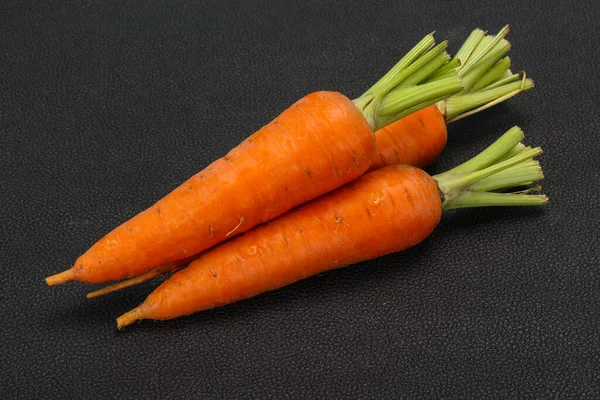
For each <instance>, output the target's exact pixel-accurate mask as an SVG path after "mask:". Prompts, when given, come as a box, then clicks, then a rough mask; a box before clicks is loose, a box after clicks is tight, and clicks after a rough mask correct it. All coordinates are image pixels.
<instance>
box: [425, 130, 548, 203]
mask: <svg viewBox="0 0 600 400" xmlns="http://www.w3.org/2000/svg"><path fill="white" fill-rule="evenodd" d="M522 138H523V132H522V131H521V129H520V128H518V127H513V128H511V129H509V130H508V131H507V132H506V133H505V134H504V135H502V136H501V137H500V138H499V139H498V140H496V141H495V142H494V143H493V144H492V145H491V146H489V147H488V148H487V149H485V150H484V151H483V152H481V153H480V154H479V155H477V156H476V157H474V158H472V159H471V160H469V161H467V162H465V163H463V164H461V165H459V166H458V167H456V168H453V169H451V170H450V171H447V172H444V173H442V174H438V175H435V176H433V178H434V179H435V180H436V182H437V184H438V188H439V190H440V192H441V193H442V199H443V202H442V205H443V207H444V209H450V208H457V207H459V206H460V207H468V206H469V204H472V206H473V207H475V206H476V205H474V204H478V206H482V205H503V204H504V205H529V204H530V203H529V202H530V201H529V200H524V199H523V201H522V202H521V203H519V202H517V203H518V204H517V203H514V202H515V201H516V200H514V199H517V198H520V197H510V198H509V197H496V196H487V197H486V196H479V195H473V194H472V193H486V194H495V193H489V192H490V191H491V190H499V189H508V188H511V187H515V186H517V187H518V186H524V185H525V184H531V183H532V182H534V181H537V180H540V179H543V177H544V175H543V173H542V170H541V168H540V166H539V163H538V162H537V161H534V160H533V158H534V157H536V156H538V155H539V154H541V153H542V149H541V148H539V147H536V148H530V147H524V146H523V148H521V146H518V141H519V140H521V139H522ZM508 153H513V154H514V155H513V156H512V157H510V158H507V159H504V160H501V159H502V158H505V157H506V154H508ZM496 194H497V193H496ZM513 194H514V195H517V194H518V195H521V196H526V195H528V192H526V193H523V192H522V193H513ZM499 199H510V200H506V201H504V200H503V201H500V202H498V201H497V200H499ZM474 200H476V201H474ZM503 202H504V203H503ZM511 202H512V203H511ZM531 204H537V203H535V202H532V203H531Z"/></svg>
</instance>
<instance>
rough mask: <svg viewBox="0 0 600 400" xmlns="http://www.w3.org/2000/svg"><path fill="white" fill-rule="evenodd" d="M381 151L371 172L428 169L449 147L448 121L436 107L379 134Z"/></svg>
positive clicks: (389, 127) (424, 109) (372, 165)
mask: <svg viewBox="0 0 600 400" xmlns="http://www.w3.org/2000/svg"><path fill="white" fill-rule="evenodd" d="M375 138H376V143H377V152H376V156H375V160H374V161H373V164H371V170H375V169H378V168H381V167H383V166H386V165H397V164H407V165H414V166H416V167H419V168H424V167H426V166H428V165H429V164H431V163H432V162H433V161H434V160H435V159H436V158H438V156H439V155H440V153H441V152H442V150H444V147H446V141H447V138H448V131H447V129H446V120H445V118H444V116H443V115H442V113H441V112H440V110H439V109H438V107H437V106H436V105H435V104H432V105H430V106H429V107H426V108H423V109H421V110H419V111H417V112H415V113H412V114H411V115H409V116H408V117H404V118H402V119H400V120H398V121H396V122H393V123H391V124H389V125H387V126H385V127H383V128H381V129H379V130H378V131H377V132H375Z"/></svg>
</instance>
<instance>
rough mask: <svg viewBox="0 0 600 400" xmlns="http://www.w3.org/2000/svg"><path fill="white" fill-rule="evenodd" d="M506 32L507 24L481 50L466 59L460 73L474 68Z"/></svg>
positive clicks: (500, 40) (507, 29) (501, 39)
mask: <svg viewBox="0 0 600 400" xmlns="http://www.w3.org/2000/svg"><path fill="white" fill-rule="evenodd" d="M508 32H509V27H508V25H505V26H504V27H503V28H502V29H501V30H500V32H498V34H497V35H496V36H494V38H493V39H492V40H491V41H490V42H489V43H488V44H487V45H486V46H485V47H484V48H483V49H482V50H481V51H478V52H476V53H477V54H474V55H472V56H471V57H469V59H468V60H466V62H465V63H464V64H463V67H462V68H461V74H463V75H465V74H467V73H468V72H469V71H471V69H473V68H475V67H476V66H477V65H478V64H479V61H480V60H481V59H482V58H483V57H485V56H486V55H487V54H488V53H489V52H490V51H491V50H492V49H493V48H495V47H496V45H497V44H499V43H500V42H502V41H503V40H504V38H505V37H506V35H508ZM482 39H483V38H482Z"/></svg>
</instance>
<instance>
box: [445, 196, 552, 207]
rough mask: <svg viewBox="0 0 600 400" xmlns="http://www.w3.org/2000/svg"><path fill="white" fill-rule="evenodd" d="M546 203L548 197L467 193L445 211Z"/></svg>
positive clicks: (541, 204) (448, 205)
mask: <svg viewBox="0 0 600 400" xmlns="http://www.w3.org/2000/svg"><path fill="white" fill-rule="evenodd" d="M546 203H548V197H547V196H546V195H532V194H521V193H490V192H465V193H464V194H463V195H462V196H461V197H459V198H458V199H456V200H455V201H454V202H452V203H451V204H447V205H446V206H444V210H454V209H457V208H473V207H516V206H543V205H544V204H546Z"/></svg>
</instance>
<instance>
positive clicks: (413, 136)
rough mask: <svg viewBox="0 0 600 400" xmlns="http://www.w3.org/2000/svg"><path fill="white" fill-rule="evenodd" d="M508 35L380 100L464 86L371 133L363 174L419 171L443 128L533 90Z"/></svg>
mask: <svg viewBox="0 0 600 400" xmlns="http://www.w3.org/2000/svg"><path fill="white" fill-rule="evenodd" d="M508 31H509V29H508V26H505V27H504V28H503V29H502V30H500V32H499V33H498V34H497V35H495V36H486V35H485V32H484V31H482V30H481V29H475V30H474V31H473V32H472V33H471V34H470V35H469V37H468V38H467V40H466V41H465V42H464V44H463V45H462V46H461V48H460V50H459V51H458V52H457V54H456V56H455V57H454V60H453V61H452V62H450V63H448V62H446V59H445V58H444V57H445V56H444V55H443V54H441V55H438V56H436V57H437V58H438V60H437V61H435V62H432V63H431V64H429V66H428V68H430V69H431V70H432V71H433V70H435V69H436V68H437V70H435V72H433V73H431V72H430V71H427V68H423V69H421V70H420V71H419V73H416V74H413V75H412V76H411V77H410V78H407V79H405V80H404V84H403V85H402V86H399V87H398V88H397V89H393V90H392V91H391V92H390V93H388V94H387V95H386V96H385V97H384V99H383V100H382V104H383V105H382V106H381V105H380V107H382V108H383V111H385V112H389V107H390V106H389V105H390V103H391V104H392V105H394V103H395V102H402V101H404V99H405V98H406V97H409V98H411V97H410V96H407V91H409V92H410V91H415V90H417V89H419V88H414V87H410V86H408V87H407V86H406V84H407V83H408V84H410V83H415V82H419V80H420V79H422V77H423V76H429V77H428V78H427V79H426V81H429V82H433V81H436V80H439V79H444V78H446V77H447V76H448V74H452V73H453V72H452V69H456V71H458V72H459V73H461V74H463V75H464V80H465V81H466V83H465V90H464V91H462V92H460V93H457V94H455V95H452V96H450V97H449V98H447V99H445V100H442V101H441V102H438V103H436V104H434V105H430V106H428V107H425V108H423V109H421V110H419V111H417V112H415V113H413V114H411V115H408V116H406V117H404V118H402V119H400V120H398V121H396V122H392V123H391V124H389V125H387V126H384V127H383V128H381V129H379V130H377V131H376V132H375V142H376V150H375V152H374V154H373V160H372V163H371V166H370V167H369V171H372V170H375V169H378V168H381V167H383V166H385V165H394V164H409V165H414V166H417V167H421V168H423V167H426V166H428V165H429V164H431V163H432V162H433V161H434V160H435V159H436V158H437V157H438V156H439V154H440V153H441V152H442V150H443V149H444V147H445V145H446V142H447V124H449V123H451V122H453V121H457V120H459V119H462V118H464V117H466V116H469V115H472V114H475V113H478V112H481V111H483V110H485V109H487V108H490V107H492V106H493V105H495V104H498V103H500V102H502V101H504V100H506V99H508V98H510V97H512V96H515V95H516V94H518V93H520V92H522V91H525V90H528V89H530V88H532V87H533V81H531V79H526V78H523V79H520V77H519V75H518V74H512V73H511V72H510V69H509V68H510V59H509V58H508V57H504V56H505V55H506V53H507V52H508V50H509V49H510V43H508V42H507V41H506V40H505V39H504V38H505V36H506V35H507V34H508ZM503 57H504V58H503ZM444 63H445V64H444ZM438 66H441V67H439V68H438ZM428 74H429V75H428ZM419 75H420V76H419ZM374 87H375V88H376V86H374ZM372 90H373V88H371V89H370V90H369V91H367V92H366V93H365V94H364V95H363V96H361V97H360V98H358V99H357V100H355V103H356V104H357V105H359V107H360V106H362V105H363V104H362V103H363V102H368V101H371V100H372V97H373V96H372ZM409 94H410V93H409ZM385 115H387V114H385ZM385 115H384V118H385ZM162 269H164V267H163V268H161V270H162ZM167 269H168V268H167ZM154 275H155V274H151V275H145V277H150V276H154ZM137 283H139V280H135V279H134V280H132V281H130V282H126V283H124V284H123V285H118V286H117V287H111V290H106V291H98V292H100V293H102V294H105V293H108V292H110V291H113V290H117V289H119V288H122V287H128V286H131V285H132V284H137ZM94 293H96V292H94Z"/></svg>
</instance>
